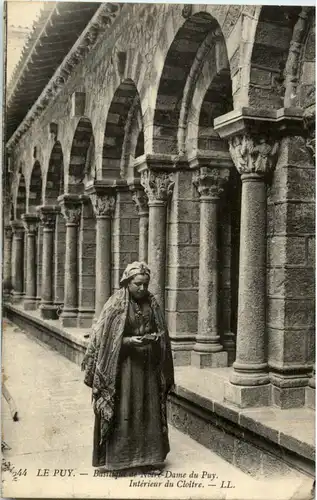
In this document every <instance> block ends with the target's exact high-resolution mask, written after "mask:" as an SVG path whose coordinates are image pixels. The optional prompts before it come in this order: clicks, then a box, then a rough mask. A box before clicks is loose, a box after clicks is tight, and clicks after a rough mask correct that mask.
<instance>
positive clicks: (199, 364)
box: [191, 351, 228, 368]
mask: <svg viewBox="0 0 317 500" xmlns="http://www.w3.org/2000/svg"><path fill="white" fill-rule="evenodd" d="M191 364H192V366H195V367H196V368H225V367H226V366H228V353H227V352H225V351H221V352H196V351H192V353H191Z"/></svg>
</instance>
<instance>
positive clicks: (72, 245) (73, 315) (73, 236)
mask: <svg viewBox="0 0 317 500" xmlns="http://www.w3.org/2000/svg"><path fill="white" fill-rule="evenodd" d="M58 202H59V203H60V205H61V210H62V214H63V216H64V218H65V221H66V248H65V284H64V306H63V311H62V314H61V316H60V319H61V323H62V325H63V326H65V327H76V326H77V311H78V225H79V222H80V215H81V201H80V198H79V196H78V195H75V194H74V195H71V194H65V195H62V196H59V198H58Z"/></svg>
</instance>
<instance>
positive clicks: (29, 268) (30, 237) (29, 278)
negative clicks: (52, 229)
mask: <svg viewBox="0 0 317 500" xmlns="http://www.w3.org/2000/svg"><path fill="white" fill-rule="evenodd" d="M22 220H23V223H24V228H25V232H26V249H25V251H26V280H25V285H26V289H25V297H24V301H23V307H24V309H25V310H28V311H32V310H33V311H34V310H35V309H36V308H37V300H36V235H37V228H38V217H37V215H34V214H24V215H22Z"/></svg>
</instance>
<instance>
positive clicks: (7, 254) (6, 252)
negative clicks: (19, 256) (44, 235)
mask: <svg viewBox="0 0 317 500" xmlns="http://www.w3.org/2000/svg"><path fill="white" fill-rule="evenodd" d="M11 261H12V227H11V226H10V225H6V226H4V245H3V300H4V301H8V300H10V292H11V290H12V274H11Z"/></svg>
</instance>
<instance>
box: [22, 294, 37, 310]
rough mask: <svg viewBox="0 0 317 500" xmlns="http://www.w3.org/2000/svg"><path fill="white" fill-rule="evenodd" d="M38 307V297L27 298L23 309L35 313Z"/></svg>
mask: <svg viewBox="0 0 317 500" xmlns="http://www.w3.org/2000/svg"><path fill="white" fill-rule="evenodd" d="M37 307H38V305H37V300H36V297H25V299H24V301H23V309H24V310H25V311H35V310H36V309H37Z"/></svg>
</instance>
